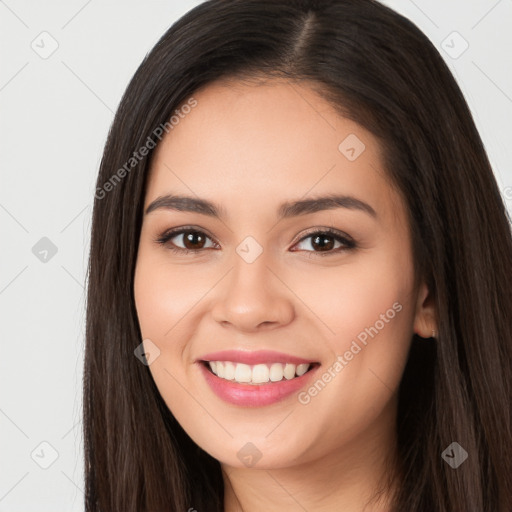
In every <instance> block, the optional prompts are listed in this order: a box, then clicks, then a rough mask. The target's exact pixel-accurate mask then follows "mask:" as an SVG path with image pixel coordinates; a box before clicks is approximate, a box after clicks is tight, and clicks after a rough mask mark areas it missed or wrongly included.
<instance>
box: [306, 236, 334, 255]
mask: <svg viewBox="0 0 512 512" xmlns="http://www.w3.org/2000/svg"><path fill="white" fill-rule="evenodd" d="M326 240H328V242H327V243H326V244H324V242H325V241H326ZM311 245H312V246H313V247H314V248H315V249H316V248H318V246H319V250H320V251H328V250H329V249H332V248H333V247H334V241H333V237H332V236H329V235H317V236H314V237H312V240H311Z"/></svg>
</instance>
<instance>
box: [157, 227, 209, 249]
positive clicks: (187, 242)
mask: <svg viewBox="0 0 512 512" xmlns="http://www.w3.org/2000/svg"><path fill="white" fill-rule="evenodd" d="M173 239H174V240H175V241H173ZM208 240H211V238H210V237H209V236H208V235H206V233H203V232H202V231H199V230H197V229H190V228H180V229H174V230H170V231H166V232H165V233H164V234H162V235H161V236H160V237H159V238H157V240H156V241H157V242H158V243H159V244H162V245H165V246H166V247H168V248H169V249H171V250H173V251H175V252H183V253H187V252H200V251H202V250H203V249H208V248H212V247H214V246H215V244H211V245H210V246H208V245H207V243H208Z"/></svg>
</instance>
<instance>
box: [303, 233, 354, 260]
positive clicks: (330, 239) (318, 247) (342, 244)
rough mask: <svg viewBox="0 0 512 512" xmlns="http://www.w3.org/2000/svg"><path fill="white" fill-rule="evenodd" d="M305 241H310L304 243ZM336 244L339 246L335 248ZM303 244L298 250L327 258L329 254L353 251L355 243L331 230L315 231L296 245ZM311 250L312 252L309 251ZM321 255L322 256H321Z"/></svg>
mask: <svg viewBox="0 0 512 512" xmlns="http://www.w3.org/2000/svg"><path fill="white" fill-rule="evenodd" d="M306 240H310V242H309V243H306V242H305V241H306ZM336 243H338V244H339V245H338V246H337V247H336ZM300 244H303V247H302V248H300V247H299V250H305V251H306V252H312V253H317V254H318V255H319V256H327V255H329V254H337V253H339V252H341V251H345V250H348V249H354V248H355V247H356V244H355V242H354V241H353V240H352V239H350V238H349V237H348V236H344V235H343V234H342V233H341V232H338V231H336V230H332V229H325V230H322V231H320V230H317V231H313V232H311V233H310V234H309V235H307V236H305V237H303V238H302V239H301V240H300V241H299V243H298V244H297V245H300ZM310 248H312V250H309V249H310ZM322 253H323V254H322Z"/></svg>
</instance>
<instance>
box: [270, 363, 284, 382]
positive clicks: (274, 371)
mask: <svg viewBox="0 0 512 512" xmlns="http://www.w3.org/2000/svg"><path fill="white" fill-rule="evenodd" d="M270 380H271V381H272V382H279V381H280V380H283V365H282V364H281V363H274V364H273V365H272V366H271V367H270Z"/></svg>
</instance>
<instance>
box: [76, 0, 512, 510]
mask: <svg viewBox="0 0 512 512" xmlns="http://www.w3.org/2000/svg"><path fill="white" fill-rule="evenodd" d="M256 76H266V77H272V76H278V77H281V78H286V79H289V80H290V81H305V82H307V83H308V84H310V85H311V86H312V87H314V88H315V90H317V92H318V93H319V94H321V95H323V97H324V98H326V99H327V100H328V101H330V102H331V103H332V104H333V105H334V106H336V108H338V109H339V112H340V113H341V114H342V115H344V116H346V117H348V118H350V119H352V120H354V121H356V122H358V123H359V124H361V125H362V126H363V127H365V128H366V129H367V130H369V131H370V132H372V133H373V134H374V135H375V136H376V137H377V138H378V140H379V141H380V143H381V146H382V149H383V159H384V163H385V169H386V171H387V174H388V175H389V178H390V181H391V182H392V183H393V185H394V186H396V187H397V189H398V190H399V191H400V193H401V194H402V195H403V197H404V199H405V201H406V204H407V206H408V216H409V219H408V220H409V222H410V225H411V232H412V233H413V253H414V254H413V256H414V261H415V269H416V272H417V275H418V277H421V278H423V279H424V280H425V281H426V282H427V284H428V286H429V289H430V290H431V291H432V293H433V294H434V296H435V301H436V309H437V314H438V318H437V322H438V331H439V335H438V338H437V340H436V341H433V340H431V341H430V342H429V343H426V342H424V343H423V344H422V343H421V342H420V341H419V340H418V339H416V336H415V337H414V339H413V342H412V344H411V352H410V355H409V360H408V363H407V367H406V369H405V372H404V375H403V379H402V382H401V385H400V393H399V407H398V418H397V421H398V432H397V436H398V441H399V443H398V446H399V450H398V452H399V453H398V455H399V459H400V480H399V481H398V482H396V483H397V486H398V487H397V489H398V491H397V493H396V495H395V508H394V510H395V511H397V512H404V511H407V512H420V511H424V512H434V511H438V512H510V510H512V431H511V396H512V393H511V391H512V364H511V363H512V348H511V347H512V321H511V320H512V273H511V271H512V236H511V228H510V218H509V217H508V214H507V210H506V207H505V204H504V201H503V199H502V198H501V195H500V192H499V189H498V187H497V184H496V180H495V178H494V175H493V171H492V169H491V166H490V163H489V160H488V157H487V155H486V152H485V149H484V147H483V144H482V141H481V138H480V136H479V134H478V132H477V129H476V127H475V124H474V121H473V118H472V116H471V113H470V111H469V108H468V106H467V104H466V102H465V100H464V97H463V95H462V93H461V91H460V89H459V87H458V86H457V84H456V82H455V80H454V78H453V76H452V75H451V73H450V71H449V69H448V67H447V66H446V64H445V63H444V61H443V59H442V58H441V56H440V55H439V53H438V51H437V50H436V49H435V47H434V46H433V45H432V44H431V43H430V41H429V40H428V39H427V37H426V36H425V35H424V34H423V33H422V32H421V31H420V30H419V29H418V28H417V27H416V26H415V25H414V24H413V23H411V22H410V21H409V20H407V19H406V18H404V17H402V16H400V15H399V14H397V13H396V12H394V11H392V10H391V9H389V8H387V7H385V6H383V5H381V4H379V3H378V2H376V1H374V0H322V1H320V0H210V1H207V2H204V3H202V4H200V5H198V6H197V7H195V8H194V9H192V10H191V11H190V12H188V13H187V14H186V15H185V16H183V17H182V18H181V19H179V20H178V21H177V22H176V23H175V24H174V25H172V26H171V28H170V29H169V30H168V31H167V32H166V33H165V34H164V35H163V37H162V38H161V39H160V40H159V42H158V43H157V44H156V46H155V47H154V49H153V50H152V51H151V52H150V53H149V54H148V55H147V56H146V58H145V59H144V61H143V62H142V64H141V65H140V67H139V69H138V70H137V72H136V73H135V75H134V77H133V79H132V80H131V82H130V84H129V86H128V88H127V90H126V92H125V94H124V96H123V98H122V101H121V103H120V105H119V108H118V110H117V113H116V116H115V119H114V122H113V124H112V127H111V130H110V133H109V136H108V140H107V143H106V146H105V151H104V155H103V159H102V161H101V166H100V170H99V176H98V181H97V187H98V188H97V192H96V196H95V202H94V212H93V223H92V238H91V247H90V260H89V268H88V298H87V326H86V348H85V364H84V394H83V406H84V411H83V414H84V452H85V490H86V492H85V494H86V496H85V508H86V510H87V512H100V511H101V512H114V511H119V512H136V511H137V512H143V511H155V512H156V511H167V510H169V511H186V510H189V509H191V508H192V509H196V510H199V511H201V510H207V511H215V512H220V511H222V510H223V496H224V489H223V479H222V473H221V467H220V464H219V462H218V461H217V460H215V459H213V458H212V457H211V456H210V455H209V454H207V453H206V452H205V451H204V450H202V449H201V448H200V447H198V446H197V445H196V444H195V443H194V442H193V441H192V440H191V439H190V438H189V436H188V435H187V434H186V432H184V430H183V429H182V428H181V426H180V425H179V424H178V422H177V421H176V420H175V418H174V417H173V415H172V413H171V412H170V411H169V409H168V408H167V406H166V405H165V403H164V401H163V399H162V397H161V396H160V394H159V392H158V389H157V388H156V386H155V383H154V381H153V379H152V377H151V374H150V372H149V369H148V367H147V366H145V365H143V364H141V363H140V361H139V360H138V359H137V358H136V357H135V356H134V350H135V348H136V347H137V346H138V345H139V344H140V343H141V341H142V339H141V333H140V329H139V325H138V320H137V315H136V310H135V305H134V304H135V303H134V296H133V280H134V270H135V264H136V255H137V247H138V240H139V233H140V227H141V219H142V206H143V201H144V193H145V183H146V176H147V173H148V170H149V168H150V164H151V155H152V153H153V151H152V149H150V150H149V154H148V155H147V156H146V157H140V158H139V157H137V160H132V158H135V157H134V156H133V155H134V152H135V153H136V152H137V151H138V149H139V148H141V147H143V146H145V145H146V146H148V147H149V144H148V137H149V138H151V139H152V140H154V141H155V142H158V140H156V139H155V129H156V128H157V127H159V126H167V127H169V126H170V124H169V119H170V118H171V116H172V115H173V113H174V112H175V111H176V110H177V109H178V108H179V107H180V105H182V104H183V103H184V102H185V101H187V99H189V98H190V97H191V95H192V94H193V93H194V92H195V91H197V90H198V89H199V88H200V87H203V86H206V85H208V84H209V83H212V82H213V81H215V80H218V79H221V78H235V79H241V80H244V79H249V78H251V77H256ZM165 123H167V125H166V124H165ZM160 131H161V130H160ZM157 133H159V132H157ZM153 145H154V144H153ZM128 162H130V163H129V165H127V163H128ZM121 169H124V172H122V171H121ZM107 184H108V185H107ZM452 442H457V443H459V444H460V445H461V446H462V447H463V448H464V449H465V450H466V451H467V453H468V458H467V460H466V461H465V462H464V463H463V464H462V465H460V467H458V468H457V469H453V468H452V467H450V466H449V465H448V464H447V463H446V462H445V461H444V460H443V459H442V457H441V454H442V452H443V450H445V448H447V447H448V446H449V445H450V444H451V443H452Z"/></svg>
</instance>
